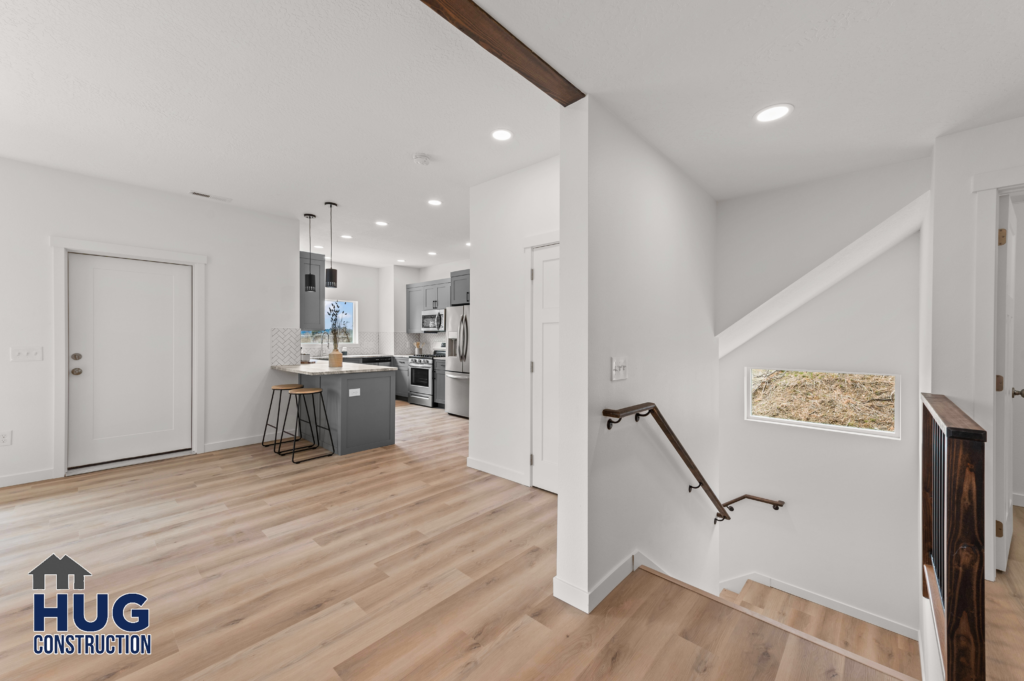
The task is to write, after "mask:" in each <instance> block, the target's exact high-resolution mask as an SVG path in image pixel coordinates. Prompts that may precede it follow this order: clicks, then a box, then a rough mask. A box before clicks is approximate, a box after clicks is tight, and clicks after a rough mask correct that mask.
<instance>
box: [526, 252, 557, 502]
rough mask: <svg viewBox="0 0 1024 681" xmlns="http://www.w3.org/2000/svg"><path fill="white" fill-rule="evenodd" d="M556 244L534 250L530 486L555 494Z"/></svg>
mask: <svg viewBox="0 0 1024 681" xmlns="http://www.w3.org/2000/svg"><path fill="white" fill-rule="evenodd" d="M558 253H559V248H558V245H557V244H556V245H554V246H545V247H544V248H537V249H534V251H533V320H532V325H533V329H532V332H533V342H532V344H531V345H532V348H531V355H530V357H531V361H532V362H533V373H532V374H531V376H532V381H531V386H532V387H531V405H532V407H531V421H532V427H531V439H532V442H531V452H532V454H533V486H534V487H540V488H541V489H546V490H548V491H549V492H555V493H556V494H557V493H558V298H559V294H558Z"/></svg>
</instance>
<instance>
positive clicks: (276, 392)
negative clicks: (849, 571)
mask: <svg viewBox="0 0 1024 681" xmlns="http://www.w3.org/2000/svg"><path fill="white" fill-rule="evenodd" d="M282 392H283V391H281V390H271V391H270V406H269V407H267V422H266V423H265V424H264V426H263V441H262V442H261V443H260V444H262V445H263V446H264V447H270V446H271V445H273V444H274V441H276V440H278V439H280V436H281V428H280V425H281V400H283V399H284V397H283V396H282V395H281V393H282ZM275 395H277V418H276V419H275V420H274V424H275V425H273V426H272V425H270V412H271V410H272V409H273V408H274V396H275ZM268 428H273V429H274V440H271V441H270V442H267V429H268Z"/></svg>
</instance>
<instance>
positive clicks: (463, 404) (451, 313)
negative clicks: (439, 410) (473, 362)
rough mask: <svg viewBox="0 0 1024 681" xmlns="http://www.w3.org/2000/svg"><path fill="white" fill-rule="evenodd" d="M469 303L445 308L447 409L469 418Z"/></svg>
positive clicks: (445, 396) (445, 389) (445, 407)
mask: <svg viewBox="0 0 1024 681" xmlns="http://www.w3.org/2000/svg"><path fill="white" fill-rule="evenodd" d="M469 328H470V327H469V305H461V306H459V307H449V308H447V309H446V310H445V334H446V335H447V336H448V345H447V350H448V353H447V359H446V360H445V367H444V369H445V371H444V410H445V411H446V412H448V413H449V414H454V415H455V416H462V417H465V418H467V419H468V418H469V346H470V343H469Z"/></svg>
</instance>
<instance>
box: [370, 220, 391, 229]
mask: <svg viewBox="0 0 1024 681" xmlns="http://www.w3.org/2000/svg"><path fill="white" fill-rule="evenodd" d="M373 224H375V225H377V226H378V227H387V226H388V223H386V222H384V221H383V220H377V222H375V223H373Z"/></svg>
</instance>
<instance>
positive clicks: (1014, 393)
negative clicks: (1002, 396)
mask: <svg viewBox="0 0 1024 681" xmlns="http://www.w3.org/2000/svg"><path fill="white" fill-rule="evenodd" d="M1014 397H1024V388H1022V389H1020V390H1014V389H1013V388H1012V387H1011V388H1010V399H1011V400H1012V399H1013V398H1014Z"/></svg>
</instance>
